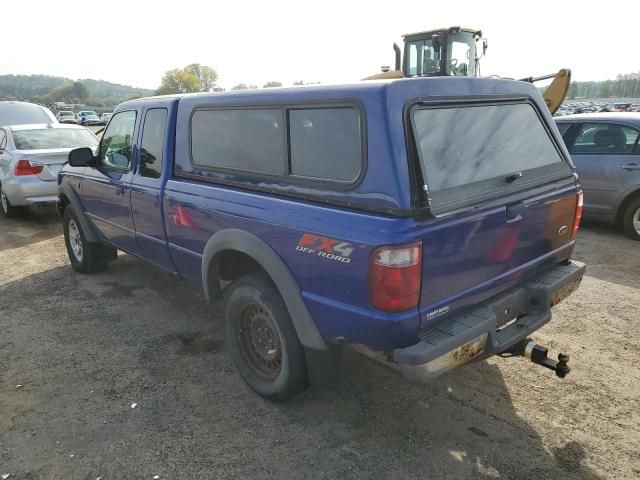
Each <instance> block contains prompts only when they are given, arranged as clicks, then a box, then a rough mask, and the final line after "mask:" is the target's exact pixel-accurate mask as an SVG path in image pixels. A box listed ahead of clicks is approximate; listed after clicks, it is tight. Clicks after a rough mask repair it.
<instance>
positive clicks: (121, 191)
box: [116, 187, 124, 197]
mask: <svg viewBox="0 0 640 480" xmlns="http://www.w3.org/2000/svg"><path fill="white" fill-rule="evenodd" d="M116 195H117V196H119V197H124V187H116Z"/></svg>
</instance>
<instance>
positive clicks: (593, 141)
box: [571, 123, 638, 155]
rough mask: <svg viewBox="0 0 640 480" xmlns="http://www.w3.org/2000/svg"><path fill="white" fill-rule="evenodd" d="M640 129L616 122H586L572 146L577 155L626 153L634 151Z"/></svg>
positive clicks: (572, 151)
mask: <svg viewBox="0 0 640 480" xmlns="http://www.w3.org/2000/svg"><path fill="white" fill-rule="evenodd" d="M637 141H638V131H637V130H635V129H633V128H630V127H625V126H623V125H616V124H615V123H585V124H584V125H582V127H581V128H580V132H579V133H578V136H577V137H576V141H575V142H574V143H573V146H572V147H571V153H573V154H575V155H624V154H629V153H631V152H632V151H633V147H634V146H635V144H636V142H637Z"/></svg>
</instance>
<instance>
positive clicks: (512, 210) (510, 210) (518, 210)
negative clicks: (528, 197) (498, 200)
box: [507, 202, 524, 220]
mask: <svg viewBox="0 0 640 480" xmlns="http://www.w3.org/2000/svg"><path fill="white" fill-rule="evenodd" d="M522 212H524V203H522V202H519V203H514V204H511V205H507V220H513V219H515V218H517V217H518V216H519V215H522Z"/></svg>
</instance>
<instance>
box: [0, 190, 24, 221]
mask: <svg viewBox="0 0 640 480" xmlns="http://www.w3.org/2000/svg"><path fill="white" fill-rule="evenodd" d="M0 210H2V214H3V215H4V216H5V217H7V218H13V217H16V216H18V214H19V213H20V207H14V206H13V205H11V202H10V201H9V199H8V198H7V196H6V195H5V193H4V191H3V190H2V185H0Z"/></svg>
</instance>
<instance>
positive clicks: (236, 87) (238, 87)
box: [231, 83, 258, 90]
mask: <svg viewBox="0 0 640 480" xmlns="http://www.w3.org/2000/svg"><path fill="white" fill-rule="evenodd" d="M252 88H258V87H257V86H256V85H247V84H246V83H239V84H237V85H234V86H233V87H231V90H250V89H252Z"/></svg>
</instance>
